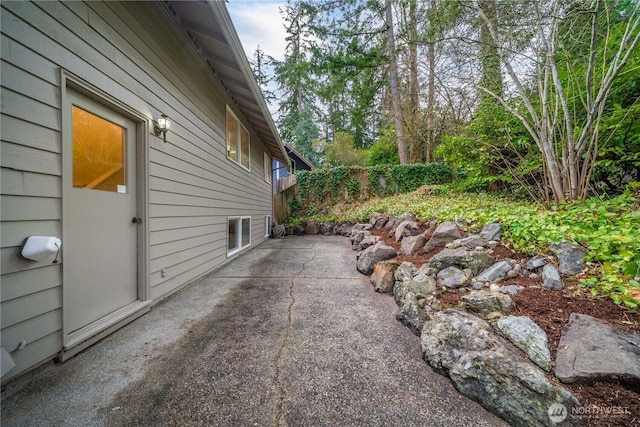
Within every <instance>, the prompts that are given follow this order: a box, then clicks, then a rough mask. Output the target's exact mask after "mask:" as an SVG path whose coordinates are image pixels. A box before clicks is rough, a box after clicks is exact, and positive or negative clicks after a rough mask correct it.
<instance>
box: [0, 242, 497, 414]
mask: <svg viewBox="0 0 640 427" xmlns="http://www.w3.org/2000/svg"><path fill="white" fill-rule="evenodd" d="M355 256H356V254H355V252H353V251H351V248H350V244H349V241H348V239H345V238H344V237H336V236H333V237H324V236H305V237H289V238H285V239H279V240H269V241H268V242H266V243H264V244H262V245H261V246H259V247H258V248H255V249H253V250H251V251H249V252H247V253H245V254H243V255H241V256H240V257H238V258H237V259H235V260H234V261H232V262H231V263H229V264H228V265H226V266H225V267H223V268H222V269H220V270H218V271H217V272H215V273H213V274H210V275H208V276H207V277H205V278H203V279H201V280H200V281H198V282H197V283H195V284H193V285H192V286H190V287H188V288H187V289H185V290H183V291H182V292H180V293H179V294H177V295H175V296H174V297H172V298H171V299H169V300H167V301H165V302H164V303H162V304H160V305H158V306H156V307H155V308H154V309H152V311H151V312H150V313H148V314H147V315H145V316H143V317H141V318H140V319H138V320H136V321H134V322H133V323H131V324H129V325H127V326H125V327H124V328H122V329H120V330H119V331H117V332H116V333H114V334H112V335H111V336H109V337H107V338H106V339H104V340H102V341H101V342H99V343H98V344H97V345H95V346H93V347H91V348H90V349H88V350H87V351H85V352H83V353H81V354H79V355H77V356H75V357H74V358H72V359H71V360H69V361H67V362H66V363H64V364H62V365H56V366H53V367H51V368H50V369H48V370H47V371H43V375H42V376H41V377H40V378H39V379H37V380H36V381H34V382H32V383H31V384H30V385H28V386H27V387H25V388H24V389H22V390H21V391H19V392H17V393H16V394H14V395H12V396H10V397H9V398H7V399H5V400H4V401H3V402H2V425H3V426H133V425H135V426H165V425H191V426H209V425H212V426H213V425H219V426H285V425H287V426H328V425H335V426H373V425H375V426H398V425H403V426H452V425H455V426H502V425H507V424H506V423H505V422H504V421H502V420H500V419H499V418H497V417H495V416H494V415H492V414H490V413H488V412H487V411H486V410H484V409H483V408H482V407H480V406H479V405H478V404H476V403H475V402H473V401H470V400H469V399H467V398H465V397H463V396H461V395H460V394H459V393H458V392H457V391H456V390H455V389H454V388H453V386H452V385H451V383H450V382H449V380H448V379H446V378H444V377H442V376H440V375H438V374H436V373H434V372H433V371H432V370H431V368H430V367H429V366H428V365H427V364H426V363H425V362H423V361H422V360H421V357H420V344H419V339H418V338H417V337H415V336H414V335H413V334H412V333H411V332H410V331H409V330H408V329H407V328H405V327H404V326H402V325H401V324H400V323H399V322H398V321H396V320H395V318H394V315H395V311H396V305H395V303H394V301H393V298H392V297H391V296H389V295H381V294H376V293H375V292H374V291H373V289H372V287H371V285H370V284H369V281H368V278H367V277H365V276H363V275H361V274H360V273H358V272H357V271H356V268H355Z"/></svg>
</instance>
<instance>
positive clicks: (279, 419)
mask: <svg viewBox="0 0 640 427" xmlns="http://www.w3.org/2000/svg"><path fill="white" fill-rule="evenodd" d="M293 286H294V279H293V278H292V279H291V286H289V298H290V299H291V301H290V302H289V308H288V309H287V329H286V331H285V333H284V339H283V340H282V345H281V346H280V348H279V349H278V354H277V355H276V360H275V366H274V370H275V379H274V382H275V384H276V387H277V389H278V394H279V398H278V407H277V409H276V426H280V425H281V422H282V413H283V412H284V399H285V397H286V395H287V391H286V390H285V389H284V387H283V386H282V383H281V382H280V359H281V358H282V353H283V352H284V348H285V347H286V346H287V342H288V341H289V335H290V334H291V311H292V308H293V304H295V302H296V299H295V297H294V296H293Z"/></svg>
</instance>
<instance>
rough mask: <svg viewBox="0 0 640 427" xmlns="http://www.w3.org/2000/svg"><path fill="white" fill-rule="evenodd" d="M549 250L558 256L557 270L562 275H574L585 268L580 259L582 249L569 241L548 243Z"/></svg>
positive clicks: (582, 255)
mask: <svg viewBox="0 0 640 427" xmlns="http://www.w3.org/2000/svg"><path fill="white" fill-rule="evenodd" d="M549 250H551V252H552V253H553V254H554V255H555V256H556V257H557V258H558V264H559V265H558V271H559V272H560V274H562V275H563V276H575V275H576V274H580V273H582V272H583V271H584V269H585V268H586V265H585V263H584V261H583V259H582V257H584V255H585V254H584V251H583V250H582V249H580V248H579V247H577V246H574V245H572V244H571V243H560V244H558V245H550V246H549Z"/></svg>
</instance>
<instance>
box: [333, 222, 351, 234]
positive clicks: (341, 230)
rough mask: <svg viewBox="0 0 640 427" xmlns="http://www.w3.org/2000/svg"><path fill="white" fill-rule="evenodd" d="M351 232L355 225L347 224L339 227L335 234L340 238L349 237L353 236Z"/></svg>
mask: <svg viewBox="0 0 640 427" xmlns="http://www.w3.org/2000/svg"><path fill="white" fill-rule="evenodd" d="M351 230H353V224H350V223H348V222H345V223H343V224H340V225H337V226H336V228H335V229H334V233H335V234H338V235H340V236H345V237H349V236H351Z"/></svg>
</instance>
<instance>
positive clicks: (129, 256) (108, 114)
mask: <svg viewBox="0 0 640 427" xmlns="http://www.w3.org/2000/svg"><path fill="white" fill-rule="evenodd" d="M67 95H68V96H67V97H66V102H65V106H64V108H66V109H67V110H66V111H65V114H64V115H63V117H67V119H66V120H70V121H71V123H67V124H66V127H65V128H66V129H67V130H69V131H68V132H67V133H70V135H65V136H64V137H63V150H62V152H63V156H64V159H63V186H64V188H63V204H64V206H63V212H64V216H63V245H62V248H63V292H64V294H65V295H64V304H65V306H64V307H63V310H64V321H65V328H64V329H65V331H66V335H67V337H65V340H67V339H68V337H69V336H71V335H73V334H74V333H77V332H78V331H80V330H82V329H83V328H86V327H88V326H89V327H90V325H91V324H94V323H96V322H100V321H101V319H104V318H106V317H108V316H109V315H111V314H113V313H115V312H117V311H118V310H120V309H123V308H125V307H127V306H129V305H131V304H132V303H134V302H136V301H137V300H138V283H137V281H138V274H137V269H138V251H137V235H138V233H137V227H138V225H139V223H140V220H139V219H138V216H139V215H138V213H137V208H136V206H137V202H136V183H137V178H136V124H135V122H134V121H132V120H131V119H129V118H127V117H124V116H122V115H120V114H119V113H117V112H115V111H113V110H111V109H109V108H108V107H106V106H104V105H102V104H100V103H97V102H95V101H93V100H92V99H90V98H88V97H85V96H83V95H81V94H79V93H76V92H73V91H71V90H69V91H67Z"/></svg>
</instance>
